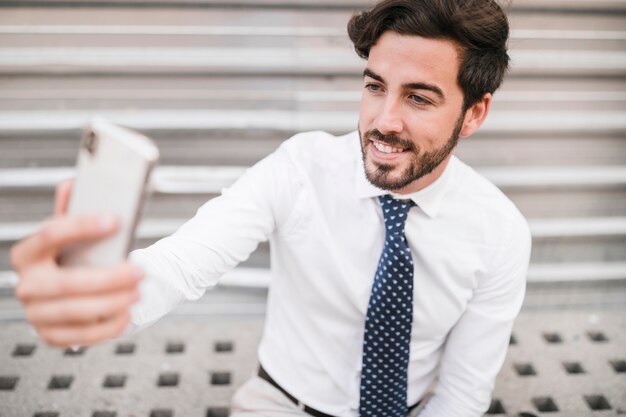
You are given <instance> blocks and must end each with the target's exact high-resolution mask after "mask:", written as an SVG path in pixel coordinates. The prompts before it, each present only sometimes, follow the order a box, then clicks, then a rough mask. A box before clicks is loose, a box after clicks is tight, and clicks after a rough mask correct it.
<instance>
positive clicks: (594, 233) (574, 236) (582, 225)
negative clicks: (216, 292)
mask: <svg viewBox="0 0 626 417" xmlns="http://www.w3.org/2000/svg"><path fill="white" fill-rule="evenodd" d="M183 222H184V219H168V220H163V219H159V220H156V219H146V220H144V221H143V222H141V224H140V225H139V229H138V232H137V238H136V244H135V247H136V248H142V247H146V246H148V245H150V244H152V243H153V242H155V241H156V240H158V239H160V238H162V237H165V236H167V235H170V234H171V233H173V232H174V231H176V229H177V228H178V227H179V226H180V225H181V224H182V223H183ZM529 222H530V226H531V232H532V234H533V251H532V256H531V263H533V264H545V263H576V262H584V263H593V264H600V263H603V262H607V263H613V262H624V261H626V256H625V255H626V217H614V218H613V217H609V218H586V219H549V220H542V219H530V221H529ZM0 225H1V227H0V270H2V269H9V268H10V264H9V260H8V249H9V247H10V246H11V245H12V244H13V243H14V242H15V241H17V240H19V239H21V238H23V237H25V236H27V235H29V234H31V233H33V232H35V231H36V230H37V229H38V228H39V223H36V222H35V223H32V222H10V223H3V224H0ZM243 265H244V266H253V267H259V266H261V267H269V246H268V245H267V244H266V243H263V244H261V245H259V248H258V249H257V250H256V252H254V254H253V255H252V256H251V257H250V259H248V260H247V261H246V262H245V263H244V264H243Z"/></svg>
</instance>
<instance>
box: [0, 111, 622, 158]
mask: <svg viewBox="0 0 626 417" xmlns="http://www.w3.org/2000/svg"><path fill="white" fill-rule="evenodd" d="M95 115H101V116H104V117H106V118H108V119H110V120H112V121H113V122H117V123H119V124H121V125H125V126H128V127H131V128H134V129H137V130H140V131H143V132H144V133H145V134H147V135H148V136H151V137H153V138H154V139H155V141H156V142H157V144H158V146H159V147H160V148H161V151H162V152H161V154H162V163H164V164H170V165H181V164H184V165H190V164H191V165H207V164H219V165H223V164H238V165H241V164H243V165H250V164H252V163H254V162H256V161H258V160H259V159H261V158H262V157H264V156H265V155H267V154H268V153H270V152H271V151H273V150H274V149H275V148H276V147H277V146H278V145H279V144H280V143H281V142H282V141H283V140H285V139H286V138H288V137H290V136H291V135H292V134H294V133H297V132H301V131H307V130H325V131H329V132H332V133H336V134H343V133H346V132H349V131H351V130H353V129H354V128H355V127H356V120H358V115H357V113H356V112H354V111H297V110H296V111H292V110H288V111H283V110H262V111H260V110H232V111H224V110H200V109H193V110H179V109H171V110H168V109H162V110H133V109H128V110H115V111H113V110H105V111H79V110H68V111H3V112H0V166H3V167H20V166H43V167H45V166H68V165H72V164H73V163H74V161H75V155H76V149H77V146H78V143H79V138H80V136H81V132H82V127H83V126H84V124H85V123H86V122H87V120H88V119H90V118H91V117H93V116H95ZM625 132H626V111H615V110H612V111H594V112H590V111H555V110H551V111H541V112H534V111H499V112H494V113H493V114H491V116H490V118H489V119H488V120H487V121H486V123H485V125H484V126H483V127H482V128H481V130H479V132H478V133H477V134H476V135H475V136H474V137H472V138H471V139H464V140H461V142H460V145H459V149H458V153H459V155H460V156H461V157H462V158H463V159H464V160H466V161H467V162H468V163H470V164H472V165H478V166H484V165H562V164H572V165H620V164H624V163H626V146H624V140H626V136H625V134H624V133H625ZM232 146H237V149H238V151H237V152H233V151H232V149H233V148H232Z"/></svg>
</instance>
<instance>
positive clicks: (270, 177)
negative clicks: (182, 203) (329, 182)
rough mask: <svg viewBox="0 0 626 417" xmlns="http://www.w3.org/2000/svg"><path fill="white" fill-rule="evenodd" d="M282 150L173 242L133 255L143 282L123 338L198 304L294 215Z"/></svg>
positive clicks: (208, 205) (212, 204)
mask: <svg viewBox="0 0 626 417" xmlns="http://www.w3.org/2000/svg"><path fill="white" fill-rule="evenodd" d="M283 147H284V146H281V147H280V148H279V149H278V150H277V151H276V152H274V153H273V154H271V155H269V156H268V157H266V158H265V159H263V160H261V161H260V162H258V163H257V164H255V165H254V166H253V167H251V168H249V169H248V170H247V171H246V172H245V173H244V174H243V175H242V176H241V177H240V178H239V179H238V180H237V181H236V182H235V183H234V184H233V185H232V186H231V187H230V188H227V189H225V190H223V192H222V195H221V196H219V197H216V198H213V199H211V200H209V201H208V202H207V203H205V204H204V205H203V206H202V207H200V209H198V211H197V213H196V215H195V216H194V217H193V218H192V219H191V220H189V221H187V222H186V223H185V224H183V225H182V226H181V227H180V228H179V229H178V230H177V231H176V232H175V233H174V234H173V235H172V236H169V237H166V238H164V239H161V240H159V241H158V242H156V243H155V244H153V245H152V246H150V247H148V248H146V249H141V250H136V251H133V252H132V253H131V254H130V258H129V259H130V261H131V262H132V263H134V264H136V265H138V266H140V267H141V268H143V269H144V271H145V279H144V280H143V281H142V283H141V287H140V292H141V300H140V301H139V302H138V303H137V304H136V305H135V306H134V307H133V309H132V312H131V316H132V318H131V325H130V326H129V327H128V328H127V329H126V332H125V335H129V334H132V333H134V332H136V331H138V330H140V329H142V328H144V327H146V326H148V325H150V324H152V323H154V322H155V321H157V320H158V319H159V318H160V317H162V316H163V315H165V314H166V313H167V312H169V311H170V310H171V309H172V308H173V307H174V306H175V305H176V304H177V303H179V302H180V301H182V300H185V299H186V300H194V299H198V298H200V297H201V296H202V295H203V294H204V292H205V290H206V289H207V288H208V287H211V286H214V285H215V284H216V283H217V282H218V280H219V278H220V277H221V276H222V275H223V274H224V273H226V272H228V271H230V270H231V269H233V268H234V267H235V266H237V264H239V263H240V262H242V261H245V260H246V259H248V257H249V256H250V254H251V253H252V252H253V251H254V250H255V249H256V248H257V246H258V244H259V243H260V242H263V241H266V240H268V238H269V236H270V235H271V234H272V233H273V232H274V231H275V230H276V229H277V227H280V225H281V224H283V223H285V222H286V219H287V217H288V216H291V215H293V214H292V213H291V211H290V207H291V205H292V201H293V199H294V198H295V194H294V193H295V191H296V189H297V187H292V184H293V183H294V182H295V178H296V175H295V173H294V172H293V171H294V169H293V164H292V163H291V161H290V160H289V158H288V156H287V153H286V152H285V151H284V149H282V148H283Z"/></svg>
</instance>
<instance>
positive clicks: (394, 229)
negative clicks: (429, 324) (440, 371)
mask: <svg viewBox="0 0 626 417" xmlns="http://www.w3.org/2000/svg"><path fill="white" fill-rule="evenodd" d="M379 199H380V203H381V207H382V209H383V217H384V218H385V234H386V237H385V245H384V247H383V253H382V255H381V257H380V261H379V262H378V269H377V270H376V276H375V277H374V284H373V285H372V294H371V295H370V301H369V305H368V307H367V316H366V318H365V337H364V340H363V367H362V369H361V395H360V405H359V414H360V417H385V416H389V417H405V416H406V413H407V369H408V363H409V346H410V341H411V323H412V320H413V260H412V259H411V251H410V249H409V246H408V244H407V242H406V238H405V236H404V225H405V222H406V218H407V215H408V212H409V210H410V209H411V207H412V206H413V205H414V203H413V202H412V201H410V200H396V199H394V198H393V197H391V196H389V195H385V196H381V197H379Z"/></svg>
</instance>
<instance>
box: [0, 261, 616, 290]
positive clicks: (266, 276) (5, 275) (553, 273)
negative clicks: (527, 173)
mask: <svg viewBox="0 0 626 417" xmlns="http://www.w3.org/2000/svg"><path fill="white" fill-rule="evenodd" d="M617 280H626V262H603V263H550V264H531V265H530V267H529V269H528V282H531V283H532V282H582V281H617ZM17 281H18V277H17V274H16V273H15V272H13V271H0V289H2V288H13V287H14V286H15V285H16V284H17ZM270 281H271V272H270V270H269V269H265V268H243V267H240V268H236V269H234V270H233V271H231V272H229V273H227V274H225V275H224V276H223V277H222V278H221V279H220V282H219V285H223V286H233V287H248V288H267V287H268V286H269V284H270Z"/></svg>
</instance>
